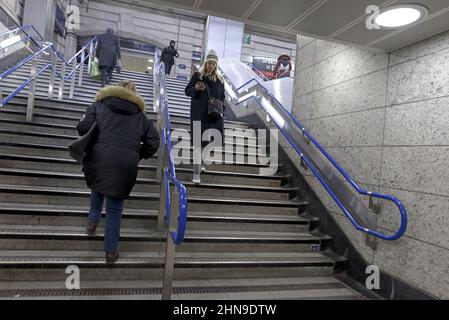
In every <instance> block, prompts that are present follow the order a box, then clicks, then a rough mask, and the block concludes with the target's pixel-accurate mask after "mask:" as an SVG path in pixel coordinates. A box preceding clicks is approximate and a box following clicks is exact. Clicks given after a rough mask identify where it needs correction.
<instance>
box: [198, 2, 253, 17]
mask: <svg viewBox="0 0 449 320" xmlns="http://www.w3.org/2000/svg"><path fill="white" fill-rule="evenodd" d="M254 2H255V0H237V1H236V0H234V1H224V0H203V1H202V2H201V5H200V9H203V10H206V11H209V12H220V13H221V14H222V15H225V16H231V17H238V18H241V17H243V15H244V14H245V12H246V11H247V10H248V9H249V8H250V7H251V5H252V4H253V3H254Z"/></svg>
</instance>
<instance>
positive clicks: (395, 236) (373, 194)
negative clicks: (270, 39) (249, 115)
mask: <svg viewBox="0 0 449 320" xmlns="http://www.w3.org/2000/svg"><path fill="white" fill-rule="evenodd" d="M221 73H222V74H223V76H224V78H225V79H226V81H227V82H228V83H229V84H230V86H231V88H232V90H234V92H236V93H237V94H239V93H240V92H239V91H240V90H241V89H242V88H244V87H246V86H248V85H249V84H250V83H252V82H255V83H256V85H259V86H260V87H261V89H262V90H263V91H264V92H265V93H266V94H267V95H268V96H269V97H270V98H271V99H273V101H275V102H276V104H277V105H279V106H280V107H281V109H282V111H283V112H285V113H286V114H287V115H288V117H289V118H290V119H291V120H292V121H293V122H294V123H295V124H296V126H297V127H298V128H299V129H300V130H301V131H302V132H303V133H304V135H306V136H307V137H308V138H309V139H310V141H312V142H313V144H314V145H315V146H316V147H317V148H318V150H320V152H321V153H322V154H323V155H324V156H325V157H326V158H327V159H328V160H329V161H330V162H331V164H332V165H333V166H334V167H335V168H336V169H337V170H338V171H339V172H340V173H341V174H342V175H343V177H344V178H345V179H346V180H347V181H348V182H349V184H350V185H351V186H352V187H353V188H354V189H355V190H356V191H357V192H358V193H359V194H361V195H365V196H371V197H374V198H380V199H384V200H389V201H392V202H393V203H394V204H395V205H396V206H397V207H398V209H399V212H400V215H401V223H400V227H399V229H398V231H397V232H396V233H395V234H393V235H391V236H387V235H385V234H383V233H380V232H377V231H375V230H370V229H368V228H366V227H363V226H362V225H360V224H359V223H358V222H357V221H356V219H354V217H353V216H352V215H351V213H350V212H349V210H348V209H347V208H346V207H345V205H344V204H343V203H342V202H341V200H340V199H339V198H338V196H337V195H336V194H335V193H334V192H333V191H332V189H331V188H330V187H329V185H328V184H327V183H326V182H325V180H324V179H323V177H322V176H321V174H320V173H319V172H318V170H317V169H316V168H315V167H314V166H313V164H312V163H311V161H310V160H309V159H308V158H307V157H306V156H305V155H304V153H303V152H302V151H301V149H300V148H299V147H298V145H297V144H296V143H295V142H294V141H293V139H291V138H290V137H289V136H288V134H287V133H286V132H285V130H284V129H283V127H282V126H281V125H280V124H279V123H277V121H276V119H275V118H274V117H273V121H274V122H275V123H276V126H277V127H278V128H279V130H280V131H281V132H282V134H283V136H284V137H285V138H286V139H287V141H288V142H289V143H290V144H291V145H292V147H293V148H294V149H295V150H296V152H298V154H299V155H300V156H301V158H302V159H303V160H304V162H305V163H306V164H307V166H309V168H310V169H311V171H312V172H313V174H314V175H315V176H316V177H317V178H318V180H319V181H320V183H321V184H322V185H323V187H324V188H325V189H326V190H327V192H328V193H329V194H330V196H331V197H332V199H334V201H335V202H336V203H337V205H338V206H339V207H340V209H341V210H342V211H343V213H344V214H345V216H346V217H347V218H348V219H349V221H350V222H351V223H352V225H353V226H354V227H355V228H356V229H357V230H359V231H362V232H366V233H368V234H370V235H372V236H375V237H378V238H380V239H383V240H387V241H394V240H397V239H399V238H400V237H402V235H403V234H404V233H405V231H406V229H407V222H408V217H407V210H406V209H405V206H404V205H403V204H402V202H401V201H400V200H399V199H398V198H396V197H394V196H392V195H386V194H382V193H377V192H371V191H367V190H365V189H363V188H362V187H360V186H359V185H358V184H357V183H356V182H355V181H354V179H352V178H351V176H350V175H349V174H348V173H347V172H346V171H345V170H344V169H343V168H342V167H341V166H340V165H339V164H338V163H337V161H335V159H334V158H332V157H331V155H330V154H329V153H328V152H327V151H326V150H325V149H324V148H323V147H322V146H321V144H320V143H319V142H318V141H317V140H316V139H315V138H314V137H313V136H312V135H311V134H310V133H309V132H308V131H307V130H306V129H305V128H304V127H303V126H302V125H301V124H300V123H299V121H298V120H296V118H295V117H293V115H292V114H291V113H290V112H289V111H288V110H287V109H286V108H285V107H284V106H283V105H282V103H281V102H280V101H279V100H278V99H277V98H276V97H275V96H274V95H273V94H272V93H271V92H270V91H269V90H268V89H267V88H265V87H264V86H263V85H262V84H261V83H260V80H259V79H257V78H252V79H250V80H249V81H247V82H245V83H244V84H243V85H241V86H240V87H238V88H235V86H234V84H233V83H232V81H230V80H229V78H228V77H227V76H226V74H225V73H224V72H223V71H222V70H221ZM251 98H253V99H255V100H256V101H257V103H258V104H259V105H260V106H261V107H263V106H262V103H261V101H260V99H258V98H257V97H255V96H250V97H248V98H246V99H244V100H243V101H237V100H236V99H233V102H234V103H235V104H236V105H238V104H240V103H243V102H244V101H246V100H248V99H251Z"/></svg>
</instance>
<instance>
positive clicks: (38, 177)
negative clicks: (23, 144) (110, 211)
mask: <svg viewBox="0 0 449 320" xmlns="http://www.w3.org/2000/svg"><path fill="white" fill-rule="evenodd" d="M0 181H4V182H8V184H14V185H33V186H39V187H67V188H76V189H83V188H86V183H85V178H84V174H83V173H81V172H80V173H67V172H58V171H55V170H53V171H49V170H30V169H16V168H2V167H0ZM181 182H182V183H183V184H184V185H185V186H186V187H187V189H188V192H189V196H205V197H210V196H212V197H217V196H218V197H225V198H243V199H245V198H249V199H270V200H289V199H291V198H294V197H295V196H296V194H297V191H298V188H291V187H258V186H245V185H232V184H220V183H203V184H201V185H195V184H194V183H193V182H191V181H181ZM133 191H135V192H150V193H157V192H159V191H160V183H159V181H158V180H157V179H151V178H138V179H137V183H136V186H135V187H134V189H133Z"/></svg>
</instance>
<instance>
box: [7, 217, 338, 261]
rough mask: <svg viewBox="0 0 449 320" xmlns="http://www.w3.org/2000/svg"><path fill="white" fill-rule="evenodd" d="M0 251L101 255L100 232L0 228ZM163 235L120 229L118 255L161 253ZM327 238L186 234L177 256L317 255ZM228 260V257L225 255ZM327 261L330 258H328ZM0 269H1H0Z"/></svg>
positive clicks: (215, 232)
mask: <svg viewBox="0 0 449 320" xmlns="http://www.w3.org/2000/svg"><path fill="white" fill-rule="evenodd" d="M0 239H1V242H0V250H26V249H27V250H51V251H54V250H67V251H75V250H86V251H99V252H101V251H103V241H104V234H103V228H100V227H99V228H98V229H97V233H96V235H94V236H88V235H87V234H86V229H85V227H76V226H29V225H25V226H23V225H6V226H0ZM165 241H166V233H164V232H155V231H154V230H152V229H144V228H121V230H120V249H119V250H120V251H123V252H128V251H132V252H144V253H146V252H151V251H161V250H163V247H164V246H165V244H164V243H165ZM329 241H330V238H329V237H327V236H318V235H316V236H315V235H312V234H310V233H298V232H292V233H287V232H261V231H246V232H245V233H244V234H242V232H241V231H218V230H212V231H210V230H207V231H204V230H191V229H188V230H186V234H185V238H184V241H183V243H182V245H180V246H178V247H177V252H190V253H191V257H194V254H193V252H213V253H216V254H217V255H218V253H219V252H234V253H237V252H253V253H255V252H265V253H266V252H279V253H286V252H290V253H298V252H319V251H321V250H324V249H325V248H326V247H327V245H328V243H329ZM229 256H232V255H229ZM328 259H330V258H328ZM0 269H1V268H0Z"/></svg>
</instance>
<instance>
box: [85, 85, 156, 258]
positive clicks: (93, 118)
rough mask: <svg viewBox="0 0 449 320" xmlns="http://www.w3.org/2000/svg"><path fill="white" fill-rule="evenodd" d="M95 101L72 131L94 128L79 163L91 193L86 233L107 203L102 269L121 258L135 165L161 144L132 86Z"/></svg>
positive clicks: (103, 94)
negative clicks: (124, 214)
mask: <svg viewBox="0 0 449 320" xmlns="http://www.w3.org/2000/svg"><path fill="white" fill-rule="evenodd" d="M95 101H96V102H95V103H93V104H92V105H91V106H89V107H88V108H87V111H86V114H85V116H84V118H83V119H82V120H81V121H80V122H79V123H78V125H77V127H76V128H77V130H78V133H79V134H80V135H81V136H82V135H85V134H86V133H87V132H88V131H89V129H90V128H91V127H92V126H93V125H94V123H95V122H96V123H97V134H96V136H95V138H94V140H93V142H92V143H91V146H90V147H89V150H88V152H87V154H86V157H85V159H84V161H83V171H84V176H85V179H86V184H87V186H88V187H89V188H90V189H91V190H92V193H91V200H90V211H89V217H88V224H87V233H88V234H89V235H94V234H95V232H96V229H97V227H98V223H99V222H100V218H101V212H102V209H103V204H104V202H105V200H106V224H105V230H104V251H105V253H106V263H108V264H111V263H115V262H116V261H117V259H118V257H119V252H118V242H119V239H120V224H121V217H122V211H123V205H124V201H125V199H127V198H129V195H130V193H131V190H132V189H133V187H134V185H135V183H136V179H137V170H138V165H139V162H140V160H141V159H143V158H145V159H148V158H149V157H151V156H152V155H153V154H154V153H155V152H156V151H157V149H158V147H159V142H160V140H159V134H158V132H157V130H156V129H155V127H154V126H153V123H152V122H151V121H150V120H149V119H148V118H147V117H146V115H145V111H146V107H145V101H144V99H143V98H142V97H141V96H140V95H139V94H138V93H137V89H136V85H135V84H134V83H133V82H132V81H129V80H124V81H120V82H119V84H118V85H116V86H107V87H104V88H103V89H101V90H99V91H98V93H97V95H96V97H95Z"/></svg>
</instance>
